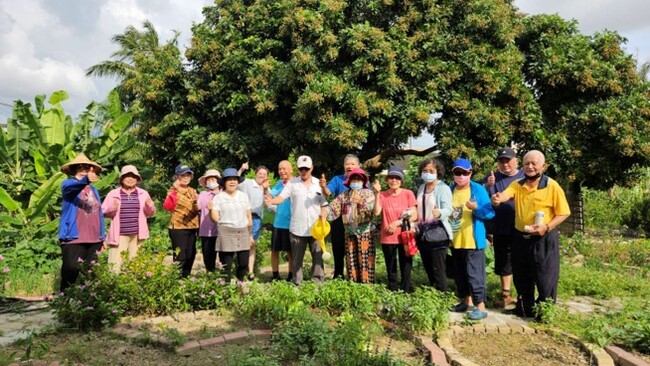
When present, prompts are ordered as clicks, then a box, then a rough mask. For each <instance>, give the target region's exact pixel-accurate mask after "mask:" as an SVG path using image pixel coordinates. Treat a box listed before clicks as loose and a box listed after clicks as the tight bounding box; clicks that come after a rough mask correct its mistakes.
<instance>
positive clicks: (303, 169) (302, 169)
mask: <svg viewBox="0 0 650 366" xmlns="http://www.w3.org/2000/svg"><path fill="white" fill-rule="evenodd" d="M309 169H310V168H306V167H302V168H298V170H299V171H301V172H306V171H308V170H309Z"/></svg>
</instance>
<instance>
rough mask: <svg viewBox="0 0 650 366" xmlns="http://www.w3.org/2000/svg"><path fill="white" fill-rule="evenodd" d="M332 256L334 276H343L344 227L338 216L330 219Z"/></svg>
mask: <svg viewBox="0 0 650 366" xmlns="http://www.w3.org/2000/svg"><path fill="white" fill-rule="evenodd" d="M330 240H331V241H332V256H333V257H334V278H345V276H344V272H345V229H344V228H343V219H342V218H341V217H340V216H339V218H337V219H336V220H334V221H332V224H331V230H330Z"/></svg>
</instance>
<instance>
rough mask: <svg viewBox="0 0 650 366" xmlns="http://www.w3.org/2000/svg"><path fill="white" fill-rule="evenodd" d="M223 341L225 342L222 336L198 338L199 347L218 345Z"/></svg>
mask: <svg viewBox="0 0 650 366" xmlns="http://www.w3.org/2000/svg"><path fill="white" fill-rule="evenodd" d="M225 343H226V339H225V338H224V337H223V336H219V337H214V338H209V339H200V340H199V345H201V349H204V348H211V347H216V346H219V345H223V344H225Z"/></svg>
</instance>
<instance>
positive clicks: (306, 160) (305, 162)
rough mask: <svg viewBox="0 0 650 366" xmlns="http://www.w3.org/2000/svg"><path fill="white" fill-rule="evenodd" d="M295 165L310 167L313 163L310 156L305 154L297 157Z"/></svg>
mask: <svg viewBox="0 0 650 366" xmlns="http://www.w3.org/2000/svg"><path fill="white" fill-rule="evenodd" d="M296 165H297V166H298V169H300V168H309V169H311V168H312V167H313V166H314V164H313V163H312V161H311V158H310V157H309V156H307V155H301V156H299V157H298V160H297V162H296Z"/></svg>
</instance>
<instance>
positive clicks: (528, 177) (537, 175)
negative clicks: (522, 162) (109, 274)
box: [526, 173, 542, 180]
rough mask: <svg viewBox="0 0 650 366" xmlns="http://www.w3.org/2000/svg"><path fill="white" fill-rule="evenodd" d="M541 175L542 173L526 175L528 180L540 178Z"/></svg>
mask: <svg viewBox="0 0 650 366" xmlns="http://www.w3.org/2000/svg"><path fill="white" fill-rule="evenodd" d="M541 176H542V173H537V174H535V175H526V179H527V180H535V179H537V178H539V177H541Z"/></svg>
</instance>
